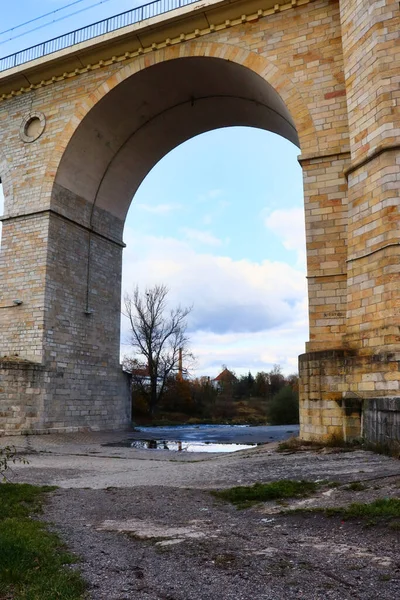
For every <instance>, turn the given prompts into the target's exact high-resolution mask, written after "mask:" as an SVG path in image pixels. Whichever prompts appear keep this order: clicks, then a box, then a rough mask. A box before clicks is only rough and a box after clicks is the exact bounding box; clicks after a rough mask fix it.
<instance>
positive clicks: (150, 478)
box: [8, 434, 400, 600]
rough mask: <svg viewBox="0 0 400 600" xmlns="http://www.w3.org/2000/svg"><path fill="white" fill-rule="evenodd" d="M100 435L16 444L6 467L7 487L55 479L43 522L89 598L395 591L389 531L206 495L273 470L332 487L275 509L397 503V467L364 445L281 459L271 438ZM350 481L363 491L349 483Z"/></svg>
mask: <svg viewBox="0 0 400 600" xmlns="http://www.w3.org/2000/svg"><path fill="white" fill-rule="evenodd" d="M113 435H114V437H115V434H113ZM110 436H111V434H110V435H109V436H104V435H102V434H98V435H92V434H90V435H86V436H78V435H74V436H62V437H57V436H43V437H42V438H41V439H38V438H36V439H30V440H23V439H21V438H20V439H19V440H17V439H16V440H15V442H16V443H17V444H18V445H19V447H20V448H24V450H25V452H27V453H28V456H27V458H28V460H29V464H28V465H16V469H15V481H26V482H31V483H39V484H56V485H58V486H59V489H58V490H57V491H56V492H54V493H53V494H51V496H50V499H49V504H48V506H47V507H46V510H45V514H44V516H43V518H44V519H45V520H46V521H48V522H49V523H50V526H51V527H52V528H54V529H55V530H57V531H58V532H59V533H60V534H61V536H62V538H63V539H64V540H65V541H66V543H67V545H68V546H69V548H70V549H71V550H72V551H73V552H75V553H76V554H77V555H79V556H80V557H81V559H82V560H81V562H80V563H79V564H78V568H80V569H81V570H82V572H83V575H84V577H85V578H86V579H87V581H88V584H89V597H90V599H92V600H128V599H129V600H130V599H140V600H217V599H218V600H292V599H298V598H306V599H307V600H325V599H334V600H339V599H340V600H347V599H353V598H355V599H360V600H377V599H378V598H379V599H383V600H397V598H399V597H400V530H399V529H397V530H395V529H390V528H388V527H384V526H375V527H366V526H365V524H363V523H361V522H357V521H345V522H342V520H341V519H340V517H331V518H327V517H325V516H323V515H322V514H319V513H311V514H301V513H294V512H292V513H290V512H289V513H285V514H282V513H281V511H282V505H280V504H277V503H275V502H269V503H264V504H261V505H259V506H257V507H253V508H251V509H248V510H237V509H236V508H235V507H233V506H231V505H229V504H226V503H224V502H221V501H218V500H216V499H214V498H213V496H212V495H211V494H210V492H209V490H211V489H214V488H224V487H229V486H232V485H237V484H238V483H240V484H246V483H254V482H255V481H273V480H277V479H282V478H285V479H308V480H330V481H333V480H334V481H336V482H338V484H339V487H337V488H331V487H322V488H321V490H320V491H319V492H318V493H316V494H315V495H314V496H313V497H312V498H309V499H306V500H297V501H293V502H290V503H288V504H287V505H286V506H284V508H285V510H290V509H291V508H299V507H308V506H310V507H317V506H347V505H348V504H349V503H350V502H354V501H359V502H365V501H371V500H373V499H375V498H380V497H399V492H400V463H399V461H395V460H393V459H390V458H387V457H383V456H378V455H375V454H372V453H370V452H362V451H357V452H348V453H343V452H339V453H332V452H330V453H315V452H304V453H297V454H287V455H284V454H279V453H277V452H276V451H275V450H274V448H273V447H271V446H263V447H259V448H257V449H255V450H248V451H244V452H238V453H234V454H230V455H222V456H215V455H207V456H205V455H190V456H189V457H188V456H187V455H186V456H184V455H183V454H181V453H179V454H175V455H172V453H168V452H163V451H161V452H157V453H151V452H146V451H137V450H132V449H124V448H118V449H116V448H106V447H104V446H103V443H106V442H108V441H109V439H110ZM111 437H112V436H111ZM117 437H118V436H117ZM45 438H47V439H45ZM105 440H106V442H105ZM8 441H10V440H8ZM352 481H363V482H364V486H365V489H363V490H361V491H358V492H355V491H350V490H348V489H346V488H347V485H348V483H349V482H352ZM43 600H47V599H43Z"/></svg>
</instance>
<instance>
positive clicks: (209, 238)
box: [181, 227, 223, 246]
mask: <svg viewBox="0 0 400 600" xmlns="http://www.w3.org/2000/svg"><path fill="white" fill-rule="evenodd" d="M181 231H182V233H183V235H184V236H185V238H186V239H187V240H191V241H193V242H200V244H204V245H206V246H222V244H223V242H222V240H221V239H219V238H217V237H216V236H215V235H213V234H212V233H211V232H210V231H203V230H201V229H191V228H189V227H183V228H182V229H181Z"/></svg>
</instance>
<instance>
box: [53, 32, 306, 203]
mask: <svg viewBox="0 0 400 600" xmlns="http://www.w3.org/2000/svg"><path fill="white" fill-rule="evenodd" d="M192 56H198V57H212V58H221V59H224V60H227V61H230V62H233V63H236V64H238V65H241V66H244V67H247V68H249V69H250V70H252V71H253V72H254V73H256V74H257V75H259V76H260V77H262V79H264V80H265V81H266V82H267V83H269V84H270V85H271V87H273V88H274V90H275V91H276V92H277V93H278V94H279V95H280V96H281V98H282V100H283V101H284V103H285V104H286V106H287V108H288V110H289V112H290V114H291V115H292V118H293V121H294V123H295V126H296V129H297V133H298V135H299V139H300V145H301V141H302V137H303V135H304V136H306V135H307V136H310V134H311V135H312V136H313V137H314V139H315V145H316V148H318V134H317V131H316V128H315V125H314V122H313V119H312V116H311V114H310V111H309V109H308V107H307V105H306V103H305V102H304V99H303V98H302V96H301V94H300V93H299V91H298V90H297V88H296V86H295V84H294V83H293V82H292V81H291V79H290V78H289V77H288V75H287V74H286V73H285V72H284V71H283V70H282V69H281V68H280V67H277V66H276V65H275V64H273V63H272V62H271V61H270V60H268V59H267V58H266V57H264V56H261V55H259V54H257V53H255V52H251V51H248V50H243V48H240V47H238V46H234V45H232V44H221V43H215V42H189V43H185V44H179V45H176V46H170V47H168V48H163V49H161V50H155V51H153V52H151V53H149V54H146V55H143V56H140V57H136V58H134V59H131V60H130V62H129V63H128V64H125V65H124V66H123V67H121V68H120V69H119V70H118V71H117V72H116V73H113V74H112V75H111V76H110V77H108V78H107V79H106V80H105V81H103V83H102V84H100V85H99V87H98V88H97V89H96V90H95V91H93V92H91V93H90V94H88V96H87V97H86V99H85V100H83V101H80V103H79V104H78V105H77V107H76V110H75V112H74V115H73V117H72V118H71V119H70V121H69V122H68V124H67V125H66V126H65V128H64V130H63V131H62V133H61V135H60V137H59V141H58V144H57V149H58V152H57V154H56V155H55V156H54V155H53V157H52V159H51V160H50V162H49V164H48V166H47V171H46V175H45V177H44V182H47V185H48V186H49V188H48V189H47V190H46V191H47V192H49V193H51V188H52V179H53V178H52V175H54V172H55V171H56V170H57V168H58V164H59V162H60V160H61V158H62V155H63V153H64V151H65V149H66V148H67V146H68V143H69V142H70V140H71V138H72V136H73V134H74V133H75V131H76V130H77V128H78V127H79V125H80V123H81V122H82V121H83V119H84V117H85V116H86V115H87V114H88V113H89V112H90V110H91V109H92V108H93V107H94V106H95V105H96V104H97V103H98V102H100V100H101V99H102V98H104V97H105V96H106V95H107V94H108V93H109V92H110V91H111V90H112V89H113V88H114V87H116V86H117V85H119V84H120V83H122V82H123V81H125V80H126V79H128V78H129V77H131V76H132V75H135V74H136V73H138V72H140V71H142V70H144V69H147V68H148V67H151V66H153V65H156V64H158V63H160V62H164V61H169V60H174V59H177V58H187V57H192ZM45 185H46V184H45ZM42 191H45V190H44V189H43V188H42Z"/></svg>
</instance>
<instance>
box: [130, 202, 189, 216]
mask: <svg viewBox="0 0 400 600" xmlns="http://www.w3.org/2000/svg"><path fill="white" fill-rule="evenodd" d="M135 208H137V209H140V210H144V211H145V212H149V213H151V214H153V215H166V214H168V213H170V212H172V211H174V210H179V209H180V208H182V205H181V204H141V203H138V204H135Z"/></svg>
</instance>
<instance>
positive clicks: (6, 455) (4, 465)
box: [0, 446, 28, 481]
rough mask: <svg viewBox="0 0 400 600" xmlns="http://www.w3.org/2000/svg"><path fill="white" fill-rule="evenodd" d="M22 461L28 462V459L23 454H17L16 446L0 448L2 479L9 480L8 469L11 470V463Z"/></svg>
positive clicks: (0, 477) (0, 473) (0, 476)
mask: <svg viewBox="0 0 400 600" xmlns="http://www.w3.org/2000/svg"><path fill="white" fill-rule="evenodd" d="M17 462H21V463H23V464H28V461H27V460H26V458H24V457H23V456H17V450H16V448H15V446H4V447H3V448H0V480H1V479H2V480H3V481H8V479H7V476H6V471H8V470H11V471H12V469H11V464H15V463H17Z"/></svg>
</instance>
